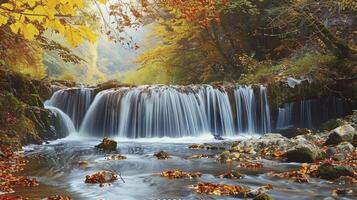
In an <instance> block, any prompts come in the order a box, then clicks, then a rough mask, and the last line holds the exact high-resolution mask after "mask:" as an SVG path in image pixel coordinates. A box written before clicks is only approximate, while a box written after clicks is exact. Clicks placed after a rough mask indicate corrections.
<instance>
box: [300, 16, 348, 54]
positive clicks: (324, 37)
mask: <svg viewBox="0 0 357 200" xmlns="http://www.w3.org/2000/svg"><path fill="white" fill-rule="evenodd" d="M303 17H304V18H305V19H306V20H307V22H308V23H309V24H310V27H311V28H312V30H313V31H314V32H315V33H316V34H317V36H318V37H319V39H320V40H321V41H322V42H323V43H324V44H325V45H326V47H327V48H328V49H329V50H330V51H331V52H332V53H333V54H334V55H335V56H336V57H337V58H339V59H345V58H349V57H350V56H351V49H350V47H349V46H348V45H347V44H346V43H344V42H343V41H342V40H340V39H339V38H337V37H336V36H334V35H333V34H332V33H331V31H330V30H329V29H328V28H327V27H326V26H325V25H324V24H322V23H321V21H320V20H319V19H317V18H316V17H315V16H313V15H311V14H309V13H306V12H304V13H303Z"/></svg>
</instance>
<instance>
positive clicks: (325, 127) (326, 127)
mask: <svg viewBox="0 0 357 200" xmlns="http://www.w3.org/2000/svg"><path fill="white" fill-rule="evenodd" d="M346 123H347V122H346V121H344V120H342V119H330V120H328V121H327V122H324V123H323V124H321V125H320V128H319V130H320V131H330V130H333V129H335V128H337V127H339V126H342V125H345V124H346Z"/></svg>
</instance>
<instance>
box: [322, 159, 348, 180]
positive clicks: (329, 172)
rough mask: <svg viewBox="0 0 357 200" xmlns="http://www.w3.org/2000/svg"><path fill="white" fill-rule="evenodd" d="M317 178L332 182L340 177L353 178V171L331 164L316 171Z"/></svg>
mask: <svg viewBox="0 0 357 200" xmlns="http://www.w3.org/2000/svg"><path fill="white" fill-rule="evenodd" d="M317 176H318V177H320V178H322V179H327V180H334V179H337V178H340V177H341V176H350V177H353V176H354V173H353V169H352V168H351V167H349V166H340V165H332V164H328V163H326V164H323V165H321V166H320V167H319V168H318V170H317Z"/></svg>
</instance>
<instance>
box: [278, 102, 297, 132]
mask: <svg viewBox="0 0 357 200" xmlns="http://www.w3.org/2000/svg"><path fill="white" fill-rule="evenodd" d="M293 107H294V103H287V104H285V105H284V107H283V108H278V119H277V123H276V129H278V130H282V129H288V128H290V127H293V126H294V122H293Z"/></svg>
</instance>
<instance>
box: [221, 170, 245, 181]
mask: <svg viewBox="0 0 357 200" xmlns="http://www.w3.org/2000/svg"><path fill="white" fill-rule="evenodd" d="M243 176H244V175H243V174H241V173H239V172H237V171H236V170H232V171H230V172H227V173H224V174H221V175H219V177H220V178H228V179H240V178H242V177H243Z"/></svg>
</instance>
